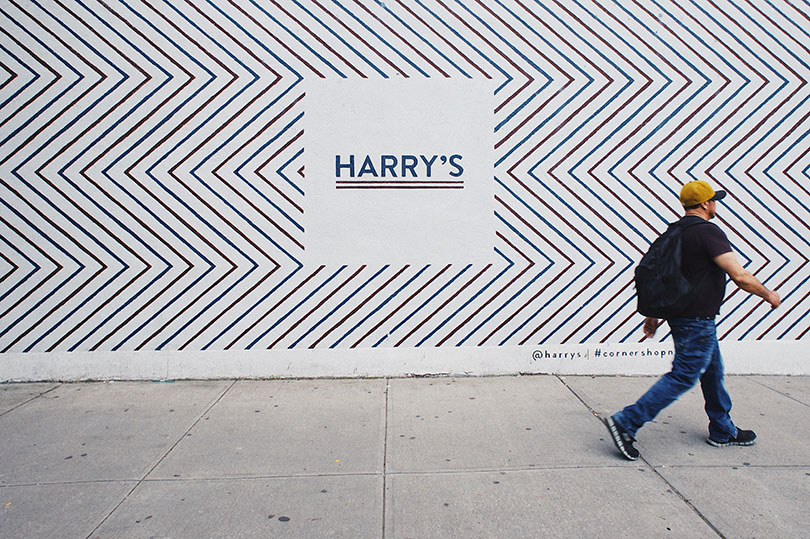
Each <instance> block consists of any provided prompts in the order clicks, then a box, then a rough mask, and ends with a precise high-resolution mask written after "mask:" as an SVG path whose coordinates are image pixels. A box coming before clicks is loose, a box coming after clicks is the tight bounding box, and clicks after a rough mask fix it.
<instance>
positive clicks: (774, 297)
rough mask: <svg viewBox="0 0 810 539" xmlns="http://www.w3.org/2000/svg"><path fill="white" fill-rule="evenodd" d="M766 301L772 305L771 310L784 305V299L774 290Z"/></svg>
mask: <svg viewBox="0 0 810 539" xmlns="http://www.w3.org/2000/svg"><path fill="white" fill-rule="evenodd" d="M765 301H767V302H768V303H770V304H771V309H776V308H777V307H779V305H781V304H782V298H780V297H779V294H777V293H776V292H774V291H772V290H771V291H770V293H769V294H768V296H767V297H766V298H765Z"/></svg>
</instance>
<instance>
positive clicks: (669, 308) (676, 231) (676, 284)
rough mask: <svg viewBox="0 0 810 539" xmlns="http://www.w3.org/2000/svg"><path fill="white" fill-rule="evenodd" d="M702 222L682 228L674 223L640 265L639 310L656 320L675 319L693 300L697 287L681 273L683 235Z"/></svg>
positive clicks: (637, 291)
mask: <svg viewBox="0 0 810 539" xmlns="http://www.w3.org/2000/svg"><path fill="white" fill-rule="evenodd" d="M707 222H708V221H704V220H700V221H697V222H694V223H689V224H687V225H685V226H682V225H681V223H680V221H676V222H674V223H671V224H670V225H669V227H668V228H667V230H666V231H665V232H664V233H663V234H661V235H660V236H658V238H657V239H656V240H655V241H654V242H653V243H652V245H650V248H649V249H648V250H647V253H646V254H645V255H644V256H643V257H642V258H641V262H639V263H638V266H636V272H635V282H636V296H637V298H638V307H637V309H636V310H637V311H638V312H639V313H640V314H642V315H644V316H649V317H652V318H674V317H677V316H678V315H679V314H681V313H682V312H683V310H684V309H685V308H686V307H687V306H688V305H689V303H690V302H691V301H692V296H693V295H694V288H695V287H693V286H692V285H691V284H689V281H688V280H687V279H686V277H684V275H683V273H682V271H681V260H682V258H681V235H682V233H683V231H684V230H685V229H687V228H691V227H692V226H695V225H699V224H702V223H707Z"/></svg>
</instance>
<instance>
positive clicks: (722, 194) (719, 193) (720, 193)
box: [709, 190, 726, 200]
mask: <svg viewBox="0 0 810 539" xmlns="http://www.w3.org/2000/svg"><path fill="white" fill-rule="evenodd" d="M725 197H726V192H725V191H723V190H720V191H715V192H714V196H713V197H712V198H710V199H709V200H723V199H724V198H725Z"/></svg>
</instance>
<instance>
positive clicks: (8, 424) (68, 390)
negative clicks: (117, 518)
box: [0, 382, 231, 485]
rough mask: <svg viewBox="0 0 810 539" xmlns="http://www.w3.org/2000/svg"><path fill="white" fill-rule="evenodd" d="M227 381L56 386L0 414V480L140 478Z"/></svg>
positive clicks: (28, 481)
mask: <svg viewBox="0 0 810 539" xmlns="http://www.w3.org/2000/svg"><path fill="white" fill-rule="evenodd" d="M230 384H231V382H177V383H150V382H143V383H135V382H125V383H93V384H66V385H63V386H60V387H58V388H57V389H54V390H53V391H51V392H49V393H47V394H45V395H42V396H40V397H39V398H37V399H35V400H33V401H31V402H29V403H28V404H26V405H25V406H21V407H19V408H16V409H15V410H12V411H11V412H9V413H7V414H5V415H3V416H0V452H2V454H3V468H2V470H1V471H0V485H10V484H19V483H46V482H69V481H92V480H127V479H140V478H141V477H143V475H144V474H146V472H147V471H149V469H150V468H151V467H153V466H154V465H155V464H156V463H157V462H158V459H159V458H160V457H162V456H163V455H164V454H165V453H166V451H168V450H169V448H171V447H172V445H174V444H175V443H176V442H177V440H179V439H180V438H181V437H182V436H183V434H184V433H185V432H186V431H187V430H188V429H189V428H190V427H191V425H192V424H193V423H194V421H195V420H196V419H197V418H198V417H199V415H200V414H202V413H203V411H204V410H205V409H206V408H208V407H209V406H210V405H211V403H213V402H214V400H215V399H216V398H218V397H219V395H220V394H221V393H222V392H223V391H224V390H225V388H227V387H228V386H229V385H230Z"/></svg>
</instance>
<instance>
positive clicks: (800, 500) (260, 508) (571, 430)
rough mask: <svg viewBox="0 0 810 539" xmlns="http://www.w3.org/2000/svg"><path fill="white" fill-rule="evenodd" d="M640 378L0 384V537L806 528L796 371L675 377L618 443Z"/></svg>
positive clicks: (706, 533) (808, 450) (805, 427)
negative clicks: (624, 409)
mask: <svg viewBox="0 0 810 539" xmlns="http://www.w3.org/2000/svg"><path fill="white" fill-rule="evenodd" d="M653 380H654V379H653V378H647V377H575V376H573V377H572V376H565V377H556V376H523V377H520V376H517V377H493V378H407V379H389V380H386V379H374V380H286V381H285V380H276V381H209V382H119V383H77V384H13V385H2V386H0V448H2V452H1V453H0V536H2V537H26V538H28V537H115V538H119V537H176V538H185V537H194V538H198V537H302V538H303V537H306V538H317V537H347V538H357V537H388V538H394V537H414V538H424V537H459V538H470V537H487V538H488V537H504V538H507V537H508V538H515V537H617V536H625V535H633V536H637V537H661V536H669V537H718V536H723V537H765V536H767V537H806V536H807V530H808V529H810V510H808V506H810V444H808V443H807V442H808V440H810V420H808V412H810V409H809V407H810V378H807V377H764V376H732V377H728V379H727V387H728V389H729V392H730V393H731V395H732V398H733V399H734V403H735V408H734V411H733V417H734V420H735V422H736V423H737V424H738V425H740V426H742V427H744V428H752V429H754V430H755V431H756V432H757V434H758V435H759V439H758V441H757V444H756V445H754V446H752V447H729V448H722V449H718V448H714V447H711V446H709V445H708V444H706V443H705V436H706V425H707V420H706V418H705V415H704V413H703V410H702V397H701V395H700V391H699V390H698V389H693V390H692V391H691V392H689V393H688V394H687V395H685V396H684V397H683V398H682V399H681V400H680V401H678V402H677V403H675V404H674V405H672V406H671V407H670V408H668V409H666V410H665V411H664V412H663V413H662V415H661V416H659V417H658V418H657V421H656V422H655V423H651V424H649V425H647V426H646V427H645V428H644V429H642V431H640V433H639V443H638V444H637V447H638V448H639V450H640V451H641V455H642V458H641V459H640V460H638V461H636V462H629V461H626V460H624V459H623V458H621V457H620V456H619V454H618V452H617V451H616V449H615V448H614V446H613V443H612V442H611V441H610V439H609V437H608V434H607V430H606V429H605V427H604V426H603V425H602V423H601V420H600V419H599V418H598V417H596V414H598V415H600V416H604V415H605V414H606V413H607V412H612V411H614V410H616V409H618V408H620V407H621V406H623V405H625V404H627V403H629V402H631V401H633V400H635V398H637V397H638V396H639V395H641V393H642V392H643V391H644V390H646V389H647V387H649V386H650V385H651V384H652V383H653Z"/></svg>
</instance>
